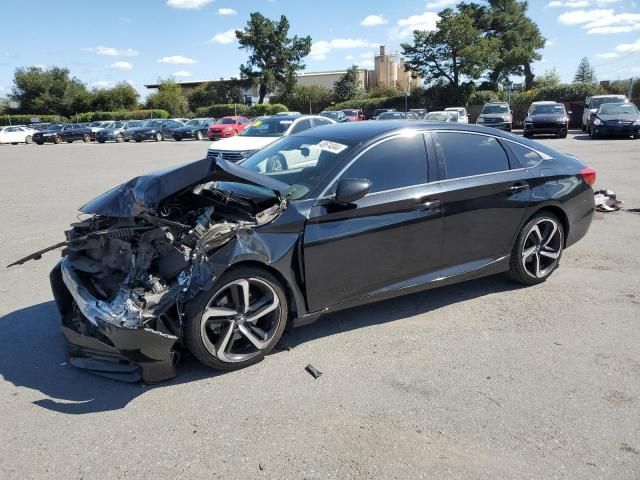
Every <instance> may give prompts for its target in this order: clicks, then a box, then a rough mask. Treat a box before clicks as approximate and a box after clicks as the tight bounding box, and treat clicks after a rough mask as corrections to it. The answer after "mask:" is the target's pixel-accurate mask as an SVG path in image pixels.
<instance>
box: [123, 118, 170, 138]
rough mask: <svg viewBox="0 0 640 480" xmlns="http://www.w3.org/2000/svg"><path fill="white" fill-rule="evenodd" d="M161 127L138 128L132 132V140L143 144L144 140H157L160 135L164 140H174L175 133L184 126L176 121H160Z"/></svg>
mask: <svg viewBox="0 0 640 480" xmlns="http://www.w3.org/2000/svg"><path fill="white" fill-rule="evenodd" d="M158 121H159V122H160V125H159V126H156V127H138V128H134V129H132V130H131V138H132V139H133V140H135V141H136V142H142V141H144V140H156V135H157V134H158V133H159V134H160V135H161V136H162V140H166V139H168V138H172V137H171V136H172V134H173V131H174V130H175V129H176V128H181V127H182V126H183V124H181V123H180V122H177V121H175V120H158Z"/></svg>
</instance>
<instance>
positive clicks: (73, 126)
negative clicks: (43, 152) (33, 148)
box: [32, 123, 91, 145]
mask: <svg viewBox="0 0 640 480" xmlns="http://www.w3.org/2000/svg"><path fill="white" fill-rule="evenodd" d="M32 139H33V141H34V142H35V143H37V144H38V145H42V144H43V143H46V142H51V143H56V144H59V143H62V142H67V143H72V142H74V141H76V140H82V141H83V142H85V143H88V142H90V141H91V129H90V128H89V127H86V126H84V125H82V124H78V123H70V124H66V125H64V124H52V125H50V126H49V128H48V129H47V130H44V131H42V132H36V133H34V134H33V138H32Z"/></svg>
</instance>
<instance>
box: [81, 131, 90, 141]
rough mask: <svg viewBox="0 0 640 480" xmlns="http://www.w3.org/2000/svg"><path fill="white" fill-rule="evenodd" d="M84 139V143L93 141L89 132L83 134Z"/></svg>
mask: <svg viewBox="0 0 640 480" xmlns="http://www.w3.org/2000/svg"><path fill="white" fill-rule="evenodd" d="M82 141H83V142H84V143H89V142H90V141H91V135H89V134H88V133H85V134H84V135H83V136H82Z"/></svg>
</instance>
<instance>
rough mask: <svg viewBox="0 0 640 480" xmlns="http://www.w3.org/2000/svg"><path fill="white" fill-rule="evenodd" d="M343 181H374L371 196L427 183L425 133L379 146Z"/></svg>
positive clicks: (399, 138) (350, 170) (369, 152)
mask: <svg viewBox="0 0 640 480" xmlns="http://www.w3.org/2000/svg"><path fill="white" fill-rule="evenodd" d="M341 178H366V179H367V180H369V181H371V193H373V192H383V191H385V190H392V189H394V188H401V187H410V186H413V185H421V184H423V183H427V182H428V181H429V179H428V175H427V152H426V150H425V146H424V138H423V136H422V134H417V135H414V136H411V137H396V138H392V139H391V140H387V141H386V142H383V143H381V144H379V145H376V146H375V147H373V148H372V149H370V150H369V151H367V152H365V153H364V154H363V155H362V156H361V157H360V158H358V159H357V160H356V161H355V163H353V164H352V165H351V166H350V167H349V168H348V169H347V170H346V171H345V172H344V173H343V174H342V177H341ZM334 189H335V186H334Z"/></svg>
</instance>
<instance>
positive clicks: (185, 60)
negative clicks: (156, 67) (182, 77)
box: [158, 55, 198, 65]
mask: <svg viewBox="0 0 640 480" xmlns="http://www.w3.org/2000/svg"><path fill="white" fill-rule="evenodd" d="M158 63H171V64H174V65H189V64H192V63H198V61H197V60H194V59H193V58H189V57H183V56H182V55H173V56H171V57H162V58H159V59H158Z"/></svg>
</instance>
